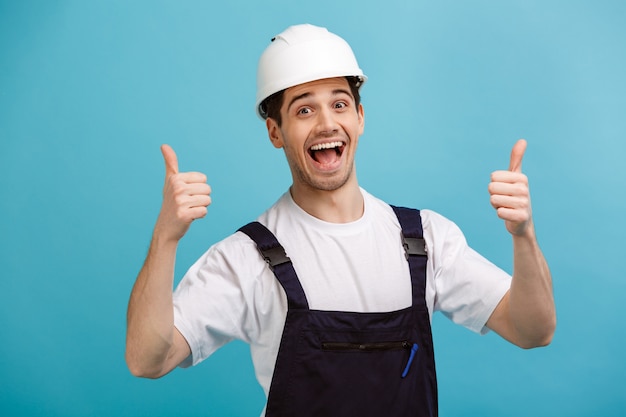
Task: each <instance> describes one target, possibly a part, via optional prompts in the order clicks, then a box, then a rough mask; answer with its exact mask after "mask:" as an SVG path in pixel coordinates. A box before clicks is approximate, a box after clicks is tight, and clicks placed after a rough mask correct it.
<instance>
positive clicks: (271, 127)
mask: <svg viewBox="0 0 626 417" xmlns="http://www.w3.org/2000/svg"><path fill="white" fill-rule="evenodd" d="M265 126H266V127H267V135H268V136H269V138H270V142H272V145H274V147H275V148H276V149H280V148H282V147H283V146H284V144H283V136H282V132H281V131H280V127H279V126H278V123H276V120H274V119H272V118H271V117H268V118H267V119H266V120H265Z"/></svg>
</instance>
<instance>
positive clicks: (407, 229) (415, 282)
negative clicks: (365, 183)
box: [391, 206, 428, 305]
mask: <svg viewBox="0 0 626 417" xmlns="http://www.w3.org/2000/svg"><path fill="white" fill-rule="evenodd" d="M391 208H392V209H393V211H394V212H395V213H396V216H397V217H398V221H399V222H400V227H402V245H403V246H404V252H405V254H406V258H407V260H408V261H409V269H410V271H411V287H412V293H413V305H418V304H422V305H423V304H425V302H426V301H425V300H426V262H427V261H428V253H427V250H426V241H425V240H424V231H423V229H422V217H421V216H420V212H419V210H416V209H409V208H405V207H395V206H391Z"/></svg>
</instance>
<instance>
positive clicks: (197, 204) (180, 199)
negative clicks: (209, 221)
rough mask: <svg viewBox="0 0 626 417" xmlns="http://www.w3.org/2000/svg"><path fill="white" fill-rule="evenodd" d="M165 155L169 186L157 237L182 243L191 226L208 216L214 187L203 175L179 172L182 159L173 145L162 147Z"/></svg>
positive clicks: (167, 184) (166, 188)
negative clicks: (179, 161) (197, 220)
mask: <svg viewBox="0 0 626 417" xmlns="http://www.w3.org/2000/svg"><path fill="white" fill-rule="evenodd" d="M161 153H163V159H164V161H165V185H164V186H163V204H162V205H161V212H160V213H159V218H158V219H157V223H156V226H155V235H157V236H159V237H160V238H162V239H165V240H173V241H178V240H180V239H181V238H182V237H183V236H184V235H185V233H187V230H188V229H189V225H190V224H191V222H193V221H194V220H196V219H200V218H202V217H204V216H206V214H207V207H208V206H209V205H210V204H211V187H210V186H209V185H208V184H207V178H206V175H204V174H203V173H201V172H178V158H177V157H176V153H175V152H174V149H172V148H171V147H170V146H169V145H162V146H161Z"/></svg>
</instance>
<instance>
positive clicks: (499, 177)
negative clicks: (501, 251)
mask: <svg viewBox="0 0 626 417" xmlns="http://www.w3.org/2000/svg"><path fill="white" fill-rule="evenodd" d="M525 151H526V141H525V140H524V139H520V140H519V141H517V143H516V144H515V146H513V150H512V151H511V159H510V163H509V169H508V171H495V172H493V173H492V174H491V183H490V184H489V194H490V196H491V197H490V201H491V205H492V206H493V208H495V209H496V213H497V214H498V217H500V218H501V219H502V220H504V222H505V225H506V228H507V230H508V231H509V232H510V233H511V234H513V235H517V236H520V235H523V234H524V233H525V232H526V231H527V230H528V229H529V225H530V224H531V219H532V210H531V205H530V191H529V188H528V178H527V177H526V175H524V174H523V173H522V158H523V157H524V152H525Z"/></svg>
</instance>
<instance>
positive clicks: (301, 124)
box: [267, 78, 364, 192]
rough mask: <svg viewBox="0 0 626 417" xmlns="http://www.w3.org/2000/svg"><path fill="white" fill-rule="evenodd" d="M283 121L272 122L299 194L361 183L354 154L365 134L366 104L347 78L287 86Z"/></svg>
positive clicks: (269, 125) (269, 122)
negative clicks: (355, 94) (356, 98)
mask: <svg viewBox="0 0 626 417" xmlns="http://www.w3.org/2000/svg"><path fill="white" fill-rule="evenodd" d="M280 112H281V117H282V124H281V126H280V127H279V126H278V125H277V124H276V122H275V121H274V120H273V119H268V120H267V129H268V133H269V135H270V139H271V141H272V143H273V144H274V146H275V147H277V148H283V150H284V151H285V156H286V157H287V162H288V163H289V167H290V169H291V174H292V176H293V187H294V190H293V191H294V192H299V191H304V192H306V191H313V190H317V191H334V190H337V189H339V188H341V187H343V186H344V185H345V184H346V183H348V182H349V181H354V184H355V185H356V174H355V172H354V155H355V152H356V148H357V144H358V140H359V136H360V135H361V134H362V133H363V126H364V118H363V107H362V106H361V105H359V106H358V108H357V106H356V104H355V102H354V97H353V96H352V94H351V92H350V86H349V85H348V81H347V80H346V79H345V78H328V79H323V80H317V81H312V82H309V83H306V84H300V85H297V86H295V87H291V88H288V89H287V90H285V93H284V98H283V105H282V107H281V110H280Z"/></svg>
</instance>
